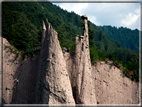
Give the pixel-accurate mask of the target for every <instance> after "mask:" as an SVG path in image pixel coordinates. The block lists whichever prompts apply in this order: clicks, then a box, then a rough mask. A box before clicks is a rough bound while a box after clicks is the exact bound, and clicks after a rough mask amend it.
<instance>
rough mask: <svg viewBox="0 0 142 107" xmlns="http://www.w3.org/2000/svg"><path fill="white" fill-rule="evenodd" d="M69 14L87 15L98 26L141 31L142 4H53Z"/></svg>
mask: <svg viewBox="0 0 142 107" xmlns="http://www.w3.org/2000/svg"><path fill="white" fill-rule="evenodd" d="M53 4H55V5H57V6H60V7H61V8H62V9H64V10H67V11H68V12H71V11H74V12H75V13H76V14H78V15H84V14H85V15H87V17H88V20H90V21H91V22H92V23H94V24H95V25H97V26H103V25H111V26H116V27H121V26H123V27H127V28H130V29H132V30H134V29H139V30H140V3H53Z"/></svg>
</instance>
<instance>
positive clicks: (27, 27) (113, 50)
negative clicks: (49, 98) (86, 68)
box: [2, 2, 139, 74]
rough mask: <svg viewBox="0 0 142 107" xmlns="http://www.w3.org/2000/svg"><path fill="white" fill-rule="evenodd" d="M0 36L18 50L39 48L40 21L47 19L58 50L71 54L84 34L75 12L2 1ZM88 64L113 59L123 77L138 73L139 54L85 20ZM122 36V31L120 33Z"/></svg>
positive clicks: (44, 5) (42, 5)
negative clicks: (88, 50)
mask: <svg viewBox="0 0 142 107" xmlns="http://www.w3.org/2000/svg"><path fill="white" fill-rule="evenodd" d="M2 13H3V14H2V16H3V17H2V36H3V37H5V38H6V39H7V40H8V41H9V42H10V43H11V44H12V45H13V46H14V47H15V48H17V50H18V51H21V52H23V53H24V50H25V49H28V48H32V47H35V46H39V45H40V41H41V35H42V21H43V20H44V21H45V20H46V19H48V21H49V22H50V23H51V24H52V26H53V28H54V29H55V30H56V31H57V32H58V39H59V41H60V45H61V47H67V48H71V51H70V52H71V53H72V54H73V51H74V46H75V45H74V44H75V34H79V35H82V34H83V27H82V25H83V20H82V19H81V16H79V15H77V14H76V13H74V12H71V13H70V12H67V11H66V10H62V9H61V8H60V7H58V6H55V5H53V4H52V3H49V2H46V3H41V2H40V3H38V2H32V3H30V2H27V3H22V2H18V3H16V2H10V3H8V2H2ZM88 26H89V44H90V46H89V49H90V56H91V62H92V63H94V62H96V61H99V60H106V61H108V60H113V61H114V63H117V64H119V65H120V66H121V67H123V69H124V72H125V74H126V73H127V74H128V73H129V71H130V70H138V69H139V67H138V66H139V64H138V61H139V60H138V52H135V51H132V50H130V49H126V48H123V47H122V46H121V45H120V44H119V43H118V42H116V41H114V40H113V39H110V38H109V37H107V35H106V34H105V32H102V31H101V30H100V29H99V28H98V27H97V26H96V25H95V24H93V23H91V22H90V21H88ZM122 33H123V32H122Z"/></svg>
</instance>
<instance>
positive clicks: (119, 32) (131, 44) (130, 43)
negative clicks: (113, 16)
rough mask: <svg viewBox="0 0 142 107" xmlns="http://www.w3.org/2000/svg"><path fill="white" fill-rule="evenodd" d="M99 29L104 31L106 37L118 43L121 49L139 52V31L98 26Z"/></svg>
mask: <svg viewBox="0 0 142 107" xmlns="http://www.w3.org/2000/svg"><path fill="white" fill-rule="evenodd" d="M99 29H100V30H102V31H104V32H105V33H106V34H107V36H108V37H110V38H112V39H114V40H115V41H117V42H119V43H120V44H121V45H122V46H123V47H125V48H129V49H132V50H135V51H138V50H139V31H138V29H135V30H131V29H128V28H123V27H120V28H117V27H112V26H99Z"/></svg>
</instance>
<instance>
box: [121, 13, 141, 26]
mask: <svg viewBox="0 0 142 107" xmlns="http://www.w3.org/2000/svg"><path fill="white" fill-rule="evenodd" d="M138 17H139V15H136V14H133V13H129V14H128V15H126V18H125V19H123V20H121V23H122V24H124V25H126V26H130V25H132V24H133V23H135V22H136V20H137V19H138Z"/></svg>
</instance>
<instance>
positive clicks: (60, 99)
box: [2, 16, 139, 104]
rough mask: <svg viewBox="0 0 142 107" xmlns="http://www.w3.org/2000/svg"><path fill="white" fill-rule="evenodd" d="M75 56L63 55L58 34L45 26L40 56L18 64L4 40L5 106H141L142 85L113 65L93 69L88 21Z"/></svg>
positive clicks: (49, 25)
mask: <svg viewBox="0 0 142 107" xmlns="http://www.w3.org/2000/svg"><path fill="white" fill-rule="evenodd" d="M82 18H83V19H84V22H85V30H84V35H83V36H81V40H80V41H78V38H79V36H78V35H76V36H75V37H76V47H75V54H74V55H73V56H71V55H70V53H68V52H65V53H63V52H62V49H61V47H60V44H59V41H58V37H57V36H58V35H57V32H56V31H55V30H54V29H53V28H52V26H51V24H50V23H49V22H48V20H47V21H46V23H44V22H43V32H42V39H41V49H40V53H39V54H38V53H36V54H34V55H33V56H32V57H26V58H25V59H24V60H23V59H22V57H21V55H19V57H18V58H17V59H16V60H15V58H14V57H13V56H15V55H14V54H13V53H10V52H7V49H6V48H5V45H6V46H10V47H11V48H12V46H11V45H10V44H9V43H8V41H7V40H6V39H4V38H3V93H2V98H3V103H5V104H11V103H14V104H16V103H17V104H138V103H139V84H138V83H136V82H132V81H131V80H130V79H128V78H127V77H125V76H124V75H123V73H122V70H120V69H119V68H117V67H115V66H112V65H111V62H97V63H96V64H94V65H91V62H90V53H89V41H88V38H89V35H88V27H87V17H86V16H83V17H82Z"/></svg>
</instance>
